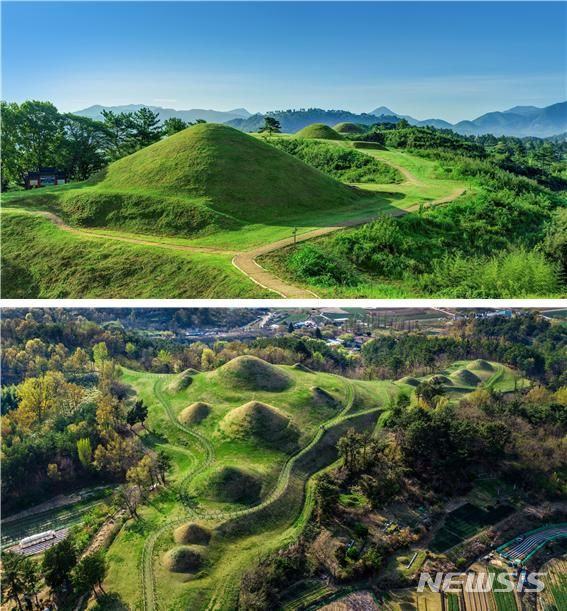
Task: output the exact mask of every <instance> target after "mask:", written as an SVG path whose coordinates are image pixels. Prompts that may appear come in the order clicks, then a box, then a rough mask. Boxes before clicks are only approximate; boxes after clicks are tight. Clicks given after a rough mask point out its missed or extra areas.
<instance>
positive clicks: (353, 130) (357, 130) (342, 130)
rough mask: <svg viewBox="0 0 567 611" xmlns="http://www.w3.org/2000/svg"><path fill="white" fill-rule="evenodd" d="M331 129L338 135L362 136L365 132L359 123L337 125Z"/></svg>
mask: <svg viewBox="0 0 567 611" xmlns="http://www.w3.org/2000/svg"><path fill="white" fill-rule="evenodd" d="M333 129H334V130H335V131H336V132H338V133H339V134H363V133H364V132H365V131H366V130H365V129H364V125H361V124H360V123H337V124H336V125H335V126H334V127H333Z"/></svg>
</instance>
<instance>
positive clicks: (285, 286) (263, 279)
mask: <svg viewBox="0 0 567 611" xmlns="http://www.w3.org/2000/svg"><path fill="white" fill-rule="evenodd" d="M380 161H381V162H383V163H385V164H387V165H389V166H392V167H393V168H395V169H396V170H398V172H400V174H402V176H403V177H404V178H405V184H408V185H412V186H417V187H425V186H426V185H425V183H423V182H422V181H420V180H419V179H418V178H417V177H415V176H414V175H413V174H412V173H411V172H410V171H409V170H408V169H407V168H405V167H403V166H401V165H398V164H396V163H393V162H391V161H389V160H385V159H382V158H380ZM464 193H465V189H464V188H456V189H455V190H454V191H453V192H451V193H450V194H449V195H447V196H445V197H442V198H439V199H436V200H433V201H431V202H428V203H427V207H428V208H430V207H433V206H439V205H443V204H448V203H450V202H452V201H454V200H455V199H457V198H458V197H460V196H461V195H463V194H464ZM422 203H423V202H418V203H415V204H413V205H412V206H409V207H408V208H388V209H386V210H377V211H376V212H374V213H372V214H366V215H364V216H362V217H358V218H355V219H351V220H349V221H345V222H343V223H339V224H337V225H332V226H328V227H320V228H318V229H313V230H311V231H307V232H306V233H302V234H301V235H297V236H295V237H289V238H284V239H282V240H277V241H275V242H271V243H270V244H264V245H263V246H258V247H257V248H253V249H251V250H247V251H235V250H228V249H223V248H213V247H206V246H188V245H183V244H172V243H168V242H158V241H155V240H149V239H147V238H142V237H140V238H137V237H128V236H122V235H112V234H109V233H99V232H96V231H89V230H88V229H79V228H76V227H72V226H70V225H69V224H67V223H66V222H65V221H64V220H63V219H62V218H61V217H60V216H58V215H57V214H55V213H53V212H47V211H43V210H42V211H39V210H34V211H31V210H30V211H26V212H27V213H28V214H34V215H38V216H42V217H44V218H46V219H47V220H49V221H51V222H52V223H53V224H54V225H56V226H57V227H59V229H61V230H62V231H67V232H69V233H72V234H74V235H77V236H81V237H82V236H86V237H90V238H98V239H102V240H114V241H118V242H126V243H128V244H138V245H142V246H153V247H157V248H165V249H168V250H175V251H181V252H188V253H205V254H222V255H233V259H232V265H233V266H234V267H236V269H238V270H239V271H240V272H241V273H242V274H244V275H245V276H246V277H247V278H248V279H249V280H251V281H252V282H254V283H256V284H257V285H259V286H261V287H262V288H264V289H267V290H269V291H273V292H274V293H277V294H278V295H279V296H280V297H284V298H286V299H313V298H317V297H318V295H317V294H316V293H314V292H313V291H310V290H309V289H306V288H303V287H300V286H295V285H293V284H290V283H289V282H286V281H285V280H283V279H281V278H279V277H278V276H276V275H275V274H274V273H272V272H270V271H268V270H267V269H265V268H263V267H262V266H261V265H260V264H259V263H258V262H257V260H256V259H257V258H258V257H259V256H261V255H266V254H268V253H271V252H274V251H276V250H280V249H281V248H286V247H288V246H292V245H294V244H296V243H300V242H305V241H306V240H311V239H313V238H318V237H321V236H325V235H328V234H330V233H334V232H335V231H339V230H341V229H347V228H349V227H356V226H358V225H364V224H365V223H369V222H371V221H374V220H375V219H376V218H378V216H380V215H382V214H387V215H389V216H393V217H398V216H404V215H406V214H409V213H411V212H416V211H417V210H419V208H420V206H421V205H422Z"/></svg>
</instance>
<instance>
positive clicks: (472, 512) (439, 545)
mask: <svg viewBox="0 0 567 611" xmlns="http://www.w3.org/2000/svg"><path fill="white" fill-rule="evenodd" d="M513 512H514V508H513V507H510V506H507V505H502V506H500V507H496V508H494V509H492V510H489V511H485V510H482V509H480V508H479V507H475V506H474V505H471V504H470V503H466V504H465V505H462V506H461V507H459V508H458V509H455V511H452V512H451V513H450V514H449V515H448V516H447V517H446V519H445V524H444V525H443V527H442V528H441V529H440V530H439V531H438V532H437V533H436V534H435V537H434V538H433V541H432V542H431V545H430V549H431V550H433V551H434V552H445V551H447V550H448V549H450V548H451V547H454V546H455V545H458V544H459V543H461V542H462V541H464V540H465V539H468V538H469V537H472V536H473V535H475V534H476V533H478V532H480V531H481V530H482V529H483V528H486V527H487V526H490V525H492V524H495V523H497V522H499V521H500V520H503V519H504V518H505V517H507V516H509V515H510V514H511V513H513Z"/></svg>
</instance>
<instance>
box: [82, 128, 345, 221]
mask: <svg viewBox="0 0 567 611" xmlns="http://www.w3.org/2000/svg"><path fill="white" fill-rule="evenodd" d="M329 129H330V128H329ZM331 131H332V130H331ZM333 133H335V132H333ZM335 134H336V133H335ZM94 181H96V182H97V189H99V190H105V191H114V192H116V191H134V190H135V191H136V192H144V193H153V194H161V195H164V196H168V197H186V198H191V200H192V201H194V202H196V203H197V204H199V205H201V206H203V205H204V206H206V207H207V208H209V209H211V208H212V209H213V210H215V211H216V212H217V213H221V214H228V215H231V216H233V217H235V218H237V219H240V220H246V221H257V220H261V221H268V220H273V219H274V218H280V217H281V216H282V215H286V216H289V215H291V214H297V213H302V212H309V211H312V210H313V209H321V210H325V209H327V208H336V207H338V206H341V205H343V204H349V203H352V201H353V199H354V198H356V197H357V194H356V192H354V191H353V190H352V189H349V188H348V187H346V186H345V185H342V184H340V183H339V182H338V181H336V180H333V179H332V178H330V177H328V176H323V175H321V173H320V172H317V171H316V170H314V169H313V168H310V167H309V166H307V165H306V164H304V163H302V162H301V161H300V160H298V159H295V158H293V157H291V156H289V155H286V154H285V153H283V152H282V151H280V150H278V149H277V148H275V147H273V146H271V145H270V144H267V143H266V142H263V141H262V140H261V139H259V138H255V137H253V136H250V135H248V134H245V133H243V132H241V131H239V130H236V129H233V128H231V127H228V126H227V125H218V124H215V123H206V124H200V125H195V126H193V127H190V128H188V129H185V130H183V131H181V132H179V133H177V134H175V135H173V136H170V137H169V138H165V139H164V140H161V141H160V142H157V143H156V144H152V145H151V146H148V147H146V148H144V149H141V150H140V151H138V152H136V153H134V154H133V155H129V156H127V157H124V158H123V159H120V160H118V161H115V162H114V163H111V164H110V165H109V166H108V168H107V169H106V170H105V171H103V172H101V173H100V174H99V175H97V177H95V179H94ZM177 214H178V212H177Z"/></svg>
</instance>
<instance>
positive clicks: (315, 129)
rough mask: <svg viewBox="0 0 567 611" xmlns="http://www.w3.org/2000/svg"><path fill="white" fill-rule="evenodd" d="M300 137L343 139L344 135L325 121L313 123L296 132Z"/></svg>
mask: <svg viewBox="0 0 567 611" xmlns="http://www.w3.org/2000/svg"><path fill="white" fill-rule="evenodd" d="M295 135H296V136H297V137H298V138H321V139H323V140H342V139H343V137H342V136H341V135H340V134H339V133H337V132H336V131H335V130H334V129H333V128H332V127H329V126H328V125H325V124H324V123H312V124H311V125H307V126H306V127H304V128H303V129H300V130H299V131H298V132H296V134H295Z"/></svg>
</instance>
